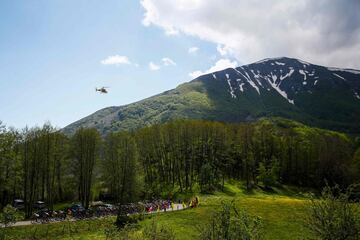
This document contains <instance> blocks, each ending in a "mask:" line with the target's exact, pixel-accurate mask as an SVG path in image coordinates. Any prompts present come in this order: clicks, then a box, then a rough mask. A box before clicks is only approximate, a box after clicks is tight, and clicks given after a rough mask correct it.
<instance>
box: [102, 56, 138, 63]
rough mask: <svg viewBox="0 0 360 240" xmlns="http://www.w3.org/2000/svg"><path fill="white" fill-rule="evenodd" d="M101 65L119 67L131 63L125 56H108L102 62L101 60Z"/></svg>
mask: <svg viewBox="0 0 360 240" xmlns="http://www.w3.org/2000/svg"><path fill="white" fill-rule="evenodd" d="M101 64H104V65H120V64H131V62H130V60H129V59H128V57H127V56H120V55H114V56H108V57H107V58H105V59H104V60H101Z"/></svg>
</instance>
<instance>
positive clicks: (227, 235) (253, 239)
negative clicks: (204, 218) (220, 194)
mask: <svg viewBox="0 0 360 240" xmlns="http://www.w3.org/2000/svg"><path fill="white" fill-rule="evenodd" d="M262 230H263V227H262V221H261V219H260V218H259V217H252V216H250V215H248V214H247V213H246V212H245V211H243V210H238V209H237V208H236V207H235V206H234V203H233V202H232V203H223V204H222V208H221V210H219V211H217V212H215V213H214V214H213V216H212V217H211V220H210V223H209V224H207V225H206V226H205V227H204V228H203V230H202V231H201V234H200V239H202V240H258V239H262V238H263V232H262Z"/></svg>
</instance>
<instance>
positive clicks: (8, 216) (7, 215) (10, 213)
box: [1, 205, 16, 227]
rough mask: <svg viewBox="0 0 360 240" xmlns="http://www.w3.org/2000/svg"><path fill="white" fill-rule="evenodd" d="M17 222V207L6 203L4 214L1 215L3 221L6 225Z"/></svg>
mask: <svg viewBox="0 0 360 240" xmlns="http://www.w3.org/2000/svg"><path fill="white" fill-rule="evenodd" d="M15 222H16V208H14V207H12V206H11V205H6V206H5V207H4V209H3V214H2V215H1V223H2V224H4V225H5V227H8V226H10V225H11V224H13V223H15Z"/></svg>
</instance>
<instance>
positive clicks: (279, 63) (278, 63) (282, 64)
mask: <svg viewBox="0 0 360 240" xmlns="http://www.w3.org/2000/svg"><path fill="white" fill-rule="evenodd" d="M275 63H276V64H277V65H280V66H284V65H285V63H282V62H278V61H275Z"/></svg>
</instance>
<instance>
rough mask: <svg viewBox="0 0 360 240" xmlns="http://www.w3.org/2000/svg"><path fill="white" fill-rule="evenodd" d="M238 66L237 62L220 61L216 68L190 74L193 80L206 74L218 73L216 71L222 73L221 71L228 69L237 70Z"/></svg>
mask: <svg viewBox="0 0 360 240" xmlns="http://www.w3.org/2000/svg"><path fill="white" fill-rule="evenodd" d="M237 66H238V63H237V62H236V61H230V60H229V59H220V60H218V61H217V62H216V63H215V65H214V66H212V67H211V68H209V69H208V70H205V71H203V72H202V71H200V70H197V71H194V72H191V73H189V76H190V77H191V78H197V77H199V76H201V75H204V74H208V73H212V72H216V71H221V70H224V69H226V68H235V67H237Z"/></svg>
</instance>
